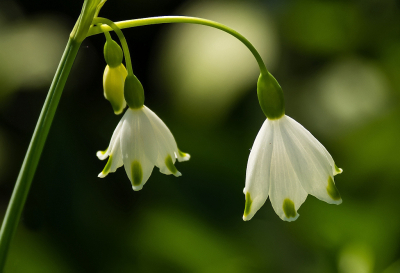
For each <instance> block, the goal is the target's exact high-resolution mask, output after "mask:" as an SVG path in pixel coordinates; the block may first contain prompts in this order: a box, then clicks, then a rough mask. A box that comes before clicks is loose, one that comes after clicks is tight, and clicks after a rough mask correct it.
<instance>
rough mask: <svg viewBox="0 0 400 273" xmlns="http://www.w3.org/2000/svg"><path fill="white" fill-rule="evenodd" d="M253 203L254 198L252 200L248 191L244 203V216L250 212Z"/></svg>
mask: <svg viewBox="0 0 400 273" xmlns="http://www.w3.org/2000/svg"><path fill="white" fill-rule="evenodd" d="M252 203H253V200H251V197H250V193H249V192H247V193H246V204H245V205H244V213H243V216H244V217H247V215H249V214H250V211H251V204H252Z"/></svg>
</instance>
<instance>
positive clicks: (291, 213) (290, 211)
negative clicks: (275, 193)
mask: <svg viewBox="0 0 400 273" xmlns="http://www.w3.org/2000/svg"><path fill="white" fill-rule="evenodd" d="M283 212H284V213H285V216H286V218H288V219H287V220H288V221H294V220H296V219H297V217H296V216H298V214H297V212H296V209H295V208H294V203H293V201H292V200H290V199H289V198H286V199H285V200H283ZM291 218H295V219H291Z"/></svg>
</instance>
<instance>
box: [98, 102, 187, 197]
mask: <svg viewBox="0 0 400 273" xmlns="http://www.w3.org/2000/svg"><path fill="white" fill-rule="evenodd" d="M97 157H98V158H99V159H101V160H104V159H106V158H107V157H108V158H109V159H108V162H107V164H106V166H105V167H104V170H103V171H102V172H101V173H100V174H99V177H105V176H107V174H109V173H110V172H115V171H116V170H117V168H119V167H121V166H122V165H124V166H125V171H126V174H127V175H128V177H129V180H130V181H131V183H132V187H133V190H135V191H138V190H141V189H142V188H143V185H144V184H145V183H146V181H147V180H148V179H149V177H150V175H151V172H152V171H153V168H154V166H157V167H158V168H159V169H160V172H162V173H164V174H173V175H175V176H180V175H181V173H180V172H179V171H178V170H177V169H176V167H175V165H174V164H175V162H176V159H178V161H186V160H189V158H190V155H189V154H187V153H183V152H181V151H180V150H179V149H178V146H177V145H176V142H175V139H174V137H173V135H172V133H171V132H170V130H169V129H168V127H167V126H166V125H165V124H164V122H163V121H162V120H161V119H160V118H159V117H158V116H157V115H156V114H155V113H154V112H153V111H151V110H150V109H149V108H147V107H146V106H142V107H141V108H138V109H132V108H128V110H127V111H126V113H125V114H124V116H123V117H122V119H121V121H120V122H119V124H118V126H117V128H116V129H115V131H114V133H113V135H112V137H111V141H110V145H109V147H108V148H107V150H106V151H99V152H97Z"/></svg>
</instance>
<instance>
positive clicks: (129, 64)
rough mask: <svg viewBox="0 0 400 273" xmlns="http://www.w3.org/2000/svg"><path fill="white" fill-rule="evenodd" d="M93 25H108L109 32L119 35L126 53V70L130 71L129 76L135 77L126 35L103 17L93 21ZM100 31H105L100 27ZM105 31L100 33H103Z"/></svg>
mask: <svg viewBox="0 0 400 273" xmlns="http://www.w3.org/2000/svg"><path fill="white" fill-rule="evenodd" d="M93 24H94V25H96V24H104V25H108V26H109V27H107V29H108V30H107V31H106V32H108V31H111V30H114V32H115V33H116V34H117V36H118V38H119V41H120V42H121V45H122V50H123V51H124V56H125V63H126V69H127V70H128V75H133V69H132V62H131V54H130V53H129V48H128V44H127V43H126V39H125V36H124V34H123V33H122V31H121V30H120V28H119V27H118V26H117V25H116V24H115V23H114V22H113V21H111V20H108V19H106V18H101V17H97V18H94V19H93ZM98 27H99V28H100V29H103V28H104V26H103V27H101V25H100V26H98ZM102 32H103V31H101V32H99V33H102ZM106 38H107V35H106Z"/></svg>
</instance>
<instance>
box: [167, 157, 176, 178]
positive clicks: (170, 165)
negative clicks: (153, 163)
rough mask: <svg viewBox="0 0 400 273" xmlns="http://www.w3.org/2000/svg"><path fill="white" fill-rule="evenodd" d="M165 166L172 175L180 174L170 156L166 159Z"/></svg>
mask: <svg viewBox="0 0 400 273" xmlns="http://www.w3.org/2000/svg"><path fill="white" fill-rule="evenodd" d="M165 165H166V166H167V168H168V170H169V171H170V172H171V173H173V174H176V173H177V172H178V170H177V169H176V167H175V165H174V162H172V158H171V156H170V155H168V156H167V157H166V158H165Z"/></svg>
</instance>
